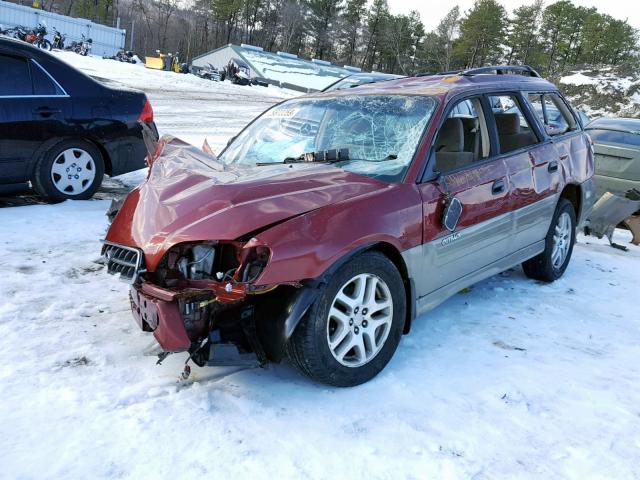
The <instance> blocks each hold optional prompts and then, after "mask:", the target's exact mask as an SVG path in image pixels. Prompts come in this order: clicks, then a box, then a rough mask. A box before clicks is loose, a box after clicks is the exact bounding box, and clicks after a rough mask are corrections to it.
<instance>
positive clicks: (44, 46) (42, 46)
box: [38, 38, 53, 51]
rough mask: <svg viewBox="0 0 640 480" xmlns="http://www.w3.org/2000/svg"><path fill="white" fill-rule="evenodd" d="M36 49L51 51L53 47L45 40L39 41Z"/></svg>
mask: <svg viewBox="0 0 640 480" xmlns="http://www.w3.org/2000/svg"><path fill="white" fill-rule="evenodd" d="M38 48H40V49H42V50H48V51H51V49H52V48H53V45H51V42H50V41H49V40H47V39H46V38H45V39H42V40H40V42H38Z"/></svg>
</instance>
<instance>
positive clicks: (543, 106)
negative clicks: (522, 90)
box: [528, 93, 578, 137]
mask: <svg viewBox="0 0 640 480" xmlns="http://www.w3.org/2000/svg"><path fill="white" fill-rule="evenodd" d="M528 98H529V103H530V104H531V108H532V109H533V111H534V112H535V114H536V116H537V117H538V118H539V119H540V123H542V125H544V129H545V131H546V132H547V134H548V135H550V136H552V137H554V136H556V135H562V134H563V133H567V132H572V131H574V130H576V129H577V128H578V124H577V122H576V120H575V119H574V118H573V115H572V114H571V112H570V111H569V109H568V108H567V105H566V104H565V103H564V102H563V101H562V99H561V98H560V96H559V95H558V94H557V93H530V94H529V96H528Z"/></svg>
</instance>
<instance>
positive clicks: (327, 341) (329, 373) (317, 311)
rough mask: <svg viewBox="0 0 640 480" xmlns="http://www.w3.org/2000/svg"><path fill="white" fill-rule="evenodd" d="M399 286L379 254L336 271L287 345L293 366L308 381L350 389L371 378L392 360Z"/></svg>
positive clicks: (402, 300) (400, 308)
mask: <svg viewBox="0 0 640 480" xmlns="http://www.w3.org/2000/svg"><path fill="white" fill-rule="evenodd" d="M405 314H406V295H405V289H404V282H403V280H402V277H401V276H400V273H399V272H398V270H397V269H396V267H395V265H394V264H393V263H392V262H391V260H389V259H388V258H387V257H386V256H384V255H383V254H381V253H379V252H366V253H363V254H361V255H358V256H356V257H354V258H353V259H352V260H350V261H349V262H348V263H346V264H345V265H343V266H342V267H340V268H339V269H338V270H337V271H336V273H335V274H334V275H333V276H332V277H331V279H330V280H329V281H328V283H327V284H326V285H325V286H324V287H323V290H322V293H321V294H320V295H319V297H318V299H317V300H316V302H315V303H314V304H313V305H312V307H311V308H310V310H309V312H308V313H307V315H306V316H305V318H304V319H303V320H302V322H301V324H300V325H299V326H298V328H297V329H296V331H295V332H294V334H293V336H292V337H291V339H290V340H289V342H288V344H287V355H288V357H289V359H290V360H291V362H292V363H293V365H294V366H295V367H296V368H298V369H299V370H300V371H301V372H302V373H304V374H306V375H308V376H309V377H311V378H312V379H313V380H315V381H318V382H322V383H326V384H329V385H335V386H338V387H351V386H355V385H359V384H361V383H364V382H366V381H368V380H370V379H372V378H373V377H375V376H376V375H377V374H378V373H379V372H380V371H381V370H382V369H383V368H384V367H385V366H386V365H387V363H388V362H389V360H390V359H391V357H392V356H393V354H394V352H395V351H396V348H397V347H398V344H399V342H400V337H401V336H402V330H403V326H404V321H405Z"/></svg>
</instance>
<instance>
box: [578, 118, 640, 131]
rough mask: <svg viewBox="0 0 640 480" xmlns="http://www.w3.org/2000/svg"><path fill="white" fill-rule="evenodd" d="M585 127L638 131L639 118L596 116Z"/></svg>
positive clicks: (639, 128)
mask: <svg viewBox="0 0 640 480" xmlns="http://www.w3.org/2000/svg"><path fill="white" fill-rule="evenodd" d="M586 128H587V129H595V128H605V129H607V130H618V131H620V132H636V131H640V119H638V118H597V119H595V120H593V121H592V122H590V123H589V125H588V126H587V127H586Z"/></svg>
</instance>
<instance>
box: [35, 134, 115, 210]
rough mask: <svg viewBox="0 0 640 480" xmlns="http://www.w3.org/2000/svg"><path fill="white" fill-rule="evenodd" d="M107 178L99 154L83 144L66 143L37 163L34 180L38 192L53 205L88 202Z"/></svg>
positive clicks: (78, 142) (49, 151) (47, 153)
mask: <svg viewBox="0 0 640 480" xmlns="http://www.w3.org/2000/svg"><path fill="white" fill-rule="evenodd" d="M103 177H104V161H103V159H102V155H101V154H100V151H99V150H98V149H97V148H96V147H95V146H94V145H92V144H91V143H89V142H86V141H84V140H64V141H62V142H59V143H57V144H56V145H54V146H53V147H51V148H50V149H49V150H47V151H46V152H45V153H44V154H43V155H42V156H41V157H40V159H39V160H38V163H37V165H36V169H35V174H34V176H33V179H32V183H33V188H34V189H35V191H36V192H37V193H38V194H39V195H41V196H42V197H44V198H46V199H47V200H48V201H50V202H61V201H63V200H86V199H88V198H91V197H92V196H93V194H94V193H95V192H96V190H98V187H100V184H101V183H102V178H103Z"/></svg>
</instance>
